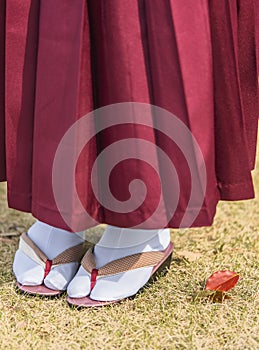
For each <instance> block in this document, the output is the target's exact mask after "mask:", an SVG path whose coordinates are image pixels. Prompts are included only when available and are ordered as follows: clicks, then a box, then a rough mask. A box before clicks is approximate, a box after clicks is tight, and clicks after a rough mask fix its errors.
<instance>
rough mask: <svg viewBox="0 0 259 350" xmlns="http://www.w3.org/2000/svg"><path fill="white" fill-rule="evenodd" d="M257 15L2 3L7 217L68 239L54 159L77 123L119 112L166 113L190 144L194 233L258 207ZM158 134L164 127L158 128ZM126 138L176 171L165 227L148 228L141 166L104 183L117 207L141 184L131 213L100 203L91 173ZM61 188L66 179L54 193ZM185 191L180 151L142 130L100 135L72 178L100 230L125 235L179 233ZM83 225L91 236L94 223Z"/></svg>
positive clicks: (229, 3)
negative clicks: (126, 105) (225, 212)
mask: <svg viewBox="0 0 259 350" xmlns="http://www.w3.org/2000/svg"><path fill="white" fill-rule="evenodd" d="M258 6H259V5H258V0H210V1H208V0H152V1H150V0H130V1H129V0H76V1H71V0H56V1H53V0H44V1H40V0H0V55H1V58H0V78H1V79H0V176H1V181H7V185H8V203H9V206H10V207H11V208H15V209H18V210H22V211H25V212H31V213H32V214H33V215H34V216H35V217H36V218H38V219H39V220H42V221H44V222H46V223H48V224H51V225H53V226H57V227H60V228H64V229H70V230H71V227H72V229H74V228H73V227H74V226H73V225H70V224H68V223H67V222H65V221H64V217H63V215H62V213H60V209H59V208H58V207H57V203H56V201H55V198H54V195H53V186H52V166H53V160H54V156H55V153H56V150H57V147H58V145H59V144H60V141H61V139H62V137H63V136H64V134H65V133H66V131H67V130H68V129H69V128H70V127H71V126H72V125H73V123H74V122H75V121H76V120H79V119H80V118H81V117H82V116H84V115H86V114H87V113H89V112H91V111H93V110H94V109H96V108H99V107H103V106H107V105H111V104H117V103H121V102H140V103H145V104H152V105H155V106H158V107H161V108H163V109H165V110H167V111H169V112H170V113H173V114H174V115H176V116H177V117H178V118H179V119H180V120H181V121H182V122H183V123H184V124H185V125H186V126H188V128H189V129H190V131H191V132H192V134H193V135H194V137H195V139H196V140H197V142H198V144H199V147H200V150H201V152H202V155H203V159H204V163H205V167H206V174H207V185H206V189H205V190H206V191H205V196H204V200H203V203H202V205H201V207H200V209H199V212H198V213H197V217H196V218H195V220H194V221H193V222H192V223H191V224H190V225H189V226H207V225H211V224H212V221H213V217H214V215H215V211H216V205H217V203H218V201H219V200H220V199H222V200H242V199H249V198H253V196H254V190H253V183H252V177H251V170H252V169H253V167H254V164H255V149H256V136H257V122H258V80H257V77H258V73H257V64H256V62H257V60H256V55H257V52H258V51H257V49H256V41H257V34H256V33H258V31H257V30H258V27H257V26H256V25H259V23H258V17H256V16H258ZM161 122H162V121H161ZM155 123H157V124H158V125H159V123H160V120H159V118H158V119H157V120H155ZM168 134H169V135H170V130H168ZM125 138H127V139H130V138H140V139H142V140H146V141H149V142H152V143H153V144H155V145H156V146H157V147H159V148H161V149H162V150H163V151H164V152H165V153H166V154H167V155H168V157H169V158H170V159H171V160H172V162H173V163H174V166H175V169H176V171H177V174H178V181H179V188H180V190H179V198H178V201H177V204H176V208H175V212H174V215H173V216H172V217H170V218H169V219H168V222H167V224H166V225H165V223H164V220H162V216H163V213H162V214H161V221H160V219H159V217H156V218H155V219H152V214H153V213H154V211H155V209H156V206H157V203H158V201H159V199H158V198H160V195H161V184H160V179H159V176H158V174H157V173H156V172H155V171H154V169H153V168H152V167H151V166H149V164H147V163H146V162H144V161H140V160H136V159H135V160H134V159H129V160H128V161H123V162H121V164H118V165H117V166H116V167H115V168H114V169H113V171H112V172H111V176H110V187H111V192H112V193H113V194H114V196H115V197H116V198H117V199H118V200H120V201H122V202H123V201H126V200H127V199H128V198H129V196H130V193H129V183H130V182H131V181H132V180H134V179H136V178H138V179H142V180H143V181H144V182H145V185H146V189H147V193H146V197H145V200H144V201H143V203H142V204H141V205H140V206H139V207H138V208H135V209H134V210H133V211H132V212H130V213H126V214H125V213H122V212H120V211H116V210H111V209H109V208H107V207H105V206H104V205H102V203H100V201H99V200H98V198H96V195H95V193H94V191H93V188H92V186H91V169H92V166H93V164H94V161H95V159H96V157H97V156H98V155H99V154H100V153H101V151H102V150H105V148H106V147H108V146H110V145H111V144H112V143H114V142H115V141H118V140H122V139H125ZM136 148H137V147H136ZM118 152H119V151H118ZM197 166H198V165H197ZM63 176H65V175H64V174H62V172H61V173H60V182H61V183H62V177H63ZM175 184H176V182H174V179H172V181H171V187H170V188H168V191H169V193H170V191H171V193H170V196H169V199H170V197H171V198H172V200H173V198H174V185H175ZM190 184H191V180H190V172H189V171H188V166H187V165H186V162H185V161H184V159H183V155H182V154H181V150H179V148H178V147H177V145H176V144H175V143H174V142H172V140H170V137H168V135H164V134H163V133H161V132H160V131H159V130H155V128H154V129H152V128H150V127H145V126H143V125H142V126H141V125H137V120H136V121H134V122H133V123H132V125H130V126H129V125H128V124H127V125H126V124H125V125H121V126H118V127H116V128H114V129H113V128H110V129H107V130H102V131H100V132H99V133H98V135H95V137H93V138H92V139H91V141H90V142H88V144H87V145H86V146H85V148H84V151H83V152H82V154H80V157H79V160H78V164H77V168H76V188H77V192H78V194H79V197H80V200H81V203H82V205H83V207H84V209H85V210H86V211H87V212H88V213H89V215H90V216H91V217H92V218H94V220H96V222H99V223H107V224H111V225H114V226H120V227H132V226H135V225H140V226H139V227H142V228H160V227H162V226H168V227H179V226H181V225H182V224H181V222H182V218H183V216H184V215H185V214H186V210H190V211H192V210H193V209H195V208H188V201H189V197H190ZM71 189H72V186H71ZM99 190H100V191H102V186H101V185H100V189H99ZM64 191H66V196H65V197H66V198H71V203H70V204H69V208H70V209H69V210H70V213H69V216H70V219H71V223H76V222H78V221H80V217H81V214H82V213H81V212H80V210H79V209H78V208H77V207H76V205H75V206H73V195H74V194H73V193H72V190H70V188H67V187H66V188H64ZM70 191H71V193H70ZM169 202H170V200H169ZM169 202H168V199H167V202H166V203H165V208H164V209H165V211H166V210H167V206H170V203H169ZM187 214H188V213H187ZM149 218H151V219H150V220H148V219H149ZM84 224H85V228H87V227H91V226H93V223H92V221H91V220H89V222H87V221H86V222H85V223H84ZM186 226H188V225H186Z"/></svg>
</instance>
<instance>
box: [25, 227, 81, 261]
mask: <svg viewBox="0 0 259 350" xmlns="http://www.w3.org/2000/svg"><path fill="white" fill-rule="evenodd" d="M24 243H25V244H24ZM28 247H29V248H31V250H32V252H30V251H29V250H30V249H28ZM19 248H20V249H21V250H23V251H24V253H25V254H27V255H29V256H30V257H31V258H32V259H34V260H35V258H36V260H37V261H38V262H39V260H40V261H42V262H43V263H44V264H46V262H47V261H49V259H48V257H47V256H46V254H44V253H43V251H42V250H41V249H40V248H39V247H38V246H37V245H36V244H35V243H34V242H33V241H32V240H31V239H30V238H29V236H28V234H27V233H26V232H24V233H23V234H22V235H21V237H20V246H19ZM84 251H85V250H84V243H80V244H78V245H76V246H74V247H71V248H68V249H66V250H64V251H63V252H62V253H60V254H59V255H57V256H56V257H55V258H54V259H53V260H52V265H61V264H67V263H70V262H75V261H78V262H79V261H80V260H81V259H82V256H83V255H84ZM31 253H32V254H31ZM33 253H34V254H33ZM35 255H36V257H35Z"/></svg>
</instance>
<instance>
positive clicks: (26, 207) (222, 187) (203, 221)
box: [7, 182, 254, 231]
mask: <svg viewBox="0 0 259 350" xmlns="http://www.w3.org/2000/svg"><path fill="white" fill-rule="evenodd" d="M216 192H217V191H216ZM7 193H8V205H9V207H10V208H13V209H16V210H20V211H23V212H28V213H31V214H32V215H33V216H34V217H35V218H37V219H38V220H40V221H43V222H45V223H47V224H49V225H52V226H54V227H59V228H61V229H64V230H68V231H72V230H71V228H70V227H69V226H68V225H67V224H66V223H65V221H64V220H63V219H62V216H61V215H60V213H59V212H58V210H57V209H50V208H47V207H45V206H43V205H41V204H39V203H37V202H33V203H32V199H31V196H29V195H27V194H21V193H14V192H13V191H11V190H8V192H7ZM253 198H254V189H253V185H252V183H251V182H245V183H242V184H240V183H239V184H222V183H219V184H218V193H217V195H216V194H215V196H211V197H210V198H206V201H205V204H204V206H203V207H202V208H201V209H200V210H199V215H198V216H197V218H196V219H195V220H194V222H193V223H192V224H191V225H190V226H188V227H203V226H211V225H212V223H213V219H214V216H215V214H216V207H217V203H218V201H219V200H226V201H239V200H247V199H253ZM194 210H197V209H196V208H190V209H189V211H188V212H187V213H186V212H185V213H184V212H183V211H177V212H176V213H175V214H174V216H173V219H172V220H170V221H169V224H168V225H167V227H169V228H179V227H181V228H185V227H182V226H181V220H182V217H183V215H184V214H185V215H186V216H187V217H188V216H190V217H192V215H193V211H194ZM115 216H116V215H114V217H112V215H111V217H106V218H105V219H102V220H98V219H96V218H95V220H96V221H98V223H99V224H108V225H113V226H117V227H125V228H126V227H129V228H130V227H132V226H134V225H135V224H136V223H134V222H131V221H130V220H129V217H126V215H125V217H124V218H121V216H120V217H119V218H118V217H117V218H116V217H115ZM76 220H77V217H76V215H75V216H74V217H73V221H74V222H76ZM91 227H93V224H92V223H91V224H90V225H89V226H87V225H86V227H85V229H88V228H91ZM163 227H164V226H163ZM188 227H187V228H188ZM141 228H143V229H160V228H162V227H161V225H159V223H158V224H157V225H156V223H155V222H153V223H151V224H149V226H148V227H147V226H144V225H143V226H142V227H141Z"/></svg>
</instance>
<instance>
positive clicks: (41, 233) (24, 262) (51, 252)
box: [13, 221, 84, 291]
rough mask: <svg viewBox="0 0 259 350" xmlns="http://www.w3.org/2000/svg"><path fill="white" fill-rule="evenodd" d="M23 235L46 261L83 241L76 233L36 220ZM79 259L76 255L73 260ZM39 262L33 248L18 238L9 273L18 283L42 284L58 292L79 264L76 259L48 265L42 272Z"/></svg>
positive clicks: (26, 284)
mask: <svg viewBox="0 0 259 350" xmlns="http://www.w3.org/2000/svg"><path fill="white" fill-rule="evenodd" d="M27 237H28V241H32V242H33V243H34V244H35V245H36V246H37V247H38V248H39V249H40V250H41V251H42V252H43V254H45V255H46V257H47V258H48V259H49V260H50V261H52V260H53V259H54V258H55V257H56V256H58V255H59V254H61V253H62V252H64V251H66V250H67V249H69V248H71V247H75V246H78V245H81V244H83V242H84V239H83V238H81V237H80V236H79V235H77V234H74V233H71V232H69V231H65V230H61V229H59V228H56V227H53V226H50V225H48V224H45V223H43V222H40V221H36V222H35V223H34V224H33V225H32V226H31V228H30V229H29V230H28V233H27ZM80 250H81V249H79V251H80ZM80 258H81V256H78V259H77V260H79V261H80ZM65 260H66V259H65ZM39 262H40V261H39V259H38V258H37V256H36V254H35V253H34V252H33V250H32V249H31V248H30V247H28V245H27V244H26V243H24V240H23V239H21V240H20V247H19V249H18V250H17V252H16V254H15V257H14V263H13V272H14V274H15V277H16V279H17V281H18V282H19V283H20V284H21V285H24V286H39V285H42V284H43V283H44V285H45V286H46V287H48V288H50V289H52V290H60V291H62V290H65V289H66V287H67V285H68V284H69V282H70V281H71V279H72V278H73V277H74V275H75V273H76V272H77V269H78V266H79V262H78V261H73V262H69V263H64V264H58V265H55V266H52V268H51V269H50V271H49V273H48V274H47V275H46V269H45V268H44V266H43V265H42V264H39Z"/></svg>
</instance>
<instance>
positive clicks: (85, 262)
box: [81, 248, 164, 277]
mask: <svg viewBox="0 0 259 350" xmlns="http://www.w3.org/2000/svg"><path fill="white" fill-rule="evenodd" d="M163 258H164V253H163V252H145V253H138V254H133V255H129V256H125V257H124V258H121V259H117V260H114V261H111V262H110V263H108V264H106V265H104V266H102V267H101V268H100V269H98V276H99V277H100V276H110V275H115V274H117V273H121V272H126V271H130V270H135V269H139V268H143V267H148V266H155V265H157V264H158V263H159V262H160V261H161V260H163ZM81 265H82V266H83V268H84V269H85V270H86V271H87V272H88V273H90V274H91V273H92V271H93V270H95V269H96V264H95V260H94V255H93V248H90V249H88V251H87V252H86V254H85V256H84V257H83V259H82V261H81Z"/></svg>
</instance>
